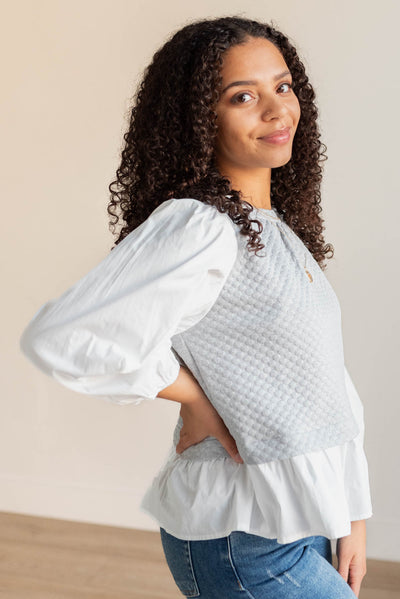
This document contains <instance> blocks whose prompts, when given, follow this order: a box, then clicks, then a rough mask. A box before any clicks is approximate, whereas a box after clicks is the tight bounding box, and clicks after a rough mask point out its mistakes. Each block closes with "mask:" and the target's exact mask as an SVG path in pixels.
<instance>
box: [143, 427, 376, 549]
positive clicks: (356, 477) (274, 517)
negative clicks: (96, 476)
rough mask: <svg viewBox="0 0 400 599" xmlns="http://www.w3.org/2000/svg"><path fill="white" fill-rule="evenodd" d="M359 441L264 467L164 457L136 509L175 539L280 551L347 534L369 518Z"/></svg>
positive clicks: (365, 470) (365, 466)
mask: <svg viewBox="0 0 400 599" xmlns="http://www.w3.org/2000/svg"><path fill="white" fill-rule="evenodd" d="M362 441H363V436H362V434H361V435H359V436H358V437H356V438H355V439H353V440H352V441H349V442H347V443H345V444H344V445H341V446H337V447H330V448H328V449H324V450H319V451H314V452H311V453H307V454H303V455H299V456H295V457H292V458H288V459H284V460H274V461H270V462H267V463H265V464H257V465H249V464H239V463H237V462H235V461H234V460H233V459H232V458H230V457H226V458H214V459H212V460H210V461H206V462H192V461H188V460H185V459H182V458H181V456H180V455H179V454H177V453H176V451H175V446H173V447H172V448H171V450H170V453H169V456H168V458H167V460H166V462H165V464H164V465H163V467H162V468H161V469H160V471H159V473H158V474H157V476H156V477H155V478H154V479H153V482H152V484H151V485H150V487H149V488H148V490H147V491H146V493H145V495H144V497H143V499H142V502H141V504H140V509H141V510H142V511H144V512H146V513H147V514H149V515H150V516H152V517H153V518H155V519H156V521H157V522H158V523H159V525H160V526H162V527H163V528H165V530H166V531H167V532H169V533H170V534H172V535H174V536H176V537H178V538H180V539H190V540H206V539H214V538H218V537H223V536H227V535H229V534H230V533H231V532H232V531H234V530H242V531H246V532H249V533H251V534H257V535H260V536H265V537H268V538H274V539H277V541H278V543H291V542H293V541H295V540H297V539H300V538H303V537H307V536H312V535H323V536H326V537H328V538H330V539H337V538H340V537H343V536H346V535H348V534H350V532H351V521H353V520H362V519H365V518H369V517H370V516H372V505H371V497H370V488H369V478H368V464H367V459H366V456H365V453H364V450H363V444H362Z"/></svg>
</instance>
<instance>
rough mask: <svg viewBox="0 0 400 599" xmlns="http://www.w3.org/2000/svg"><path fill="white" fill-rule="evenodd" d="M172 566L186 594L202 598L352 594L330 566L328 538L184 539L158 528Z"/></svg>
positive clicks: (336, 598) (344, 597) (236, 535)
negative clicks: (281, 541)
mask: <svg viewBox="0 0 400 599" xmlns="http://www.w3.org/2000/svg"><path fill="white" fill-rule="evenodd" d="M160 534H161V542H162V546H163V550H164V554H165V557H166V560H167V564H168V567H169V569H170V571H171V574H172V576H173V578H174V580H175V583H176V585H177V587H178V589H179V590H180V592H181V593H182V594H183V595H184V596H185V597H200V598H201V599H249V598H250V599H295V598H296V599H354V597H356V595H355V593H354V592H353V590H352V589H351V588H350V586H349V584H348V583H347V582H346V581H345V580H344V578H343V577H342V576H341V575H340V574H339V572H338V571H337V570H336V569H335V568H334V566H333V565H332V550H331V543H330V540H329V539H328V538H326V537H324V536H321V535H317V536H311V537H305V538H303V539H299V540H297V541H294V542H293V543H286V544H280V543H278V542H277V540H276V539H267V538H265V537H261V536H259V535H254V534H250V533H247V532H244V531H239V530H235V531H233V532H231V533H230V535H228V536H226V537H220V538H218V539H210V540H206V541H190V540H182V539H178V538H177V537H174V536H173V535H171V534H169V533H168V532H166V530H165V529H164V528H162V527H160Z"/></svg>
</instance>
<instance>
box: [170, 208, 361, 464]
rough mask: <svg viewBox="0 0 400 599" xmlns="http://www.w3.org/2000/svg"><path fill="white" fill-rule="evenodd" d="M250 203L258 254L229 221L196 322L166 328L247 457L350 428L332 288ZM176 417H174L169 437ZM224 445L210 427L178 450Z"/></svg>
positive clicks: (270, 216)
mask: <svg viewBox="0 0 400 599" xmlns="http://www.w3.org/2000/svg"><path fill="white" fill-rule="evenodd" d="M254 212H255V215H254V218H259V219H260V221H261V222H262V224H263V227H264V229H263V231H262V233H261V240H262V243H264V245H265V248H264V249H263V250H262V254H263V255H262V256H260V255H259V256H255V255H254V254H250V253H249V251H248V249H247V248H246V247H245V244H246V242H247V238H245V237H244V236H242V235H239V234H238V229H236V231H234V229H233V228H232V232H235V233H236V239H237V247H238V251H237V257H236V260H235V263H234V264H233V267H232V269H231V271H230V273H229V276H228V278H227V280H226V282H225V284H224V286H223V288H222V290H221V293H220V294H219V296H218V298H217V300H216V302H215V303H214V305H213V306H212V308H211V309H210V311H209V312H208V313H207V314H206V315H205V316H204V318H202V320H200V322H198V323H197V324H196V325H194V326H192V327H191V328H190V329H188V330H186V331H184V332H183V333H181V334H179V335H175V336H174V337H173V338H172V342H173V348H174V350H175V351H176V352H177V354H178V355H179V356H180V357H181V358H182V359H183V361H184V363H185V364H186V365H187V366H188V367H189V368H190V370H191V371H192V372H193V374H194V376H195V377H196V378H197V380H198V381H199V383H200V384H201V386H202V388H203V390H204V392H205V394H206V395H207V397H208V398H209V400H210V401H211V403H212V404H213V405H214V406H215V408H216V409H217V411H218V412H219V414H220V415H221V417H222V419H223V420H224V422H225V424H226V425H227V427H228V429H229V430H230V432H231V434H232V436H233V437H234V438H235V440H236V443H237V446H238V450H239V453H240V455H241V456H242V458H243V460H245V462H246V463H248V464H259V463H263V462H266V461H268V460H274V459H284V458H288V457H292V456H296V455H299V454H302V453H306V452H309V451H314V450H317V449H322V448H325V447H332V446H334V445H338V444H340V443H343V442H345V441H349V440H350V439H353V438H354V437H355V436H356V434H357V433H358V432H359V428H358V426H357V422H356V421H355V419H354V417H353V414H352V411H351V408H350V403H349V398H348V396H347V393H346V386H345V380H344V355H343V342H342V331H341V311H340V306H339V302H338V299H337V297H336V294H335V292H334V290H333V288H332V286H331V285H330V283H329V281H328V279H327V278H326V276H325V274H324V273H323V271H322V270H321V268H320V267H319V265H318V263H317V262H316V261H315V260H314V258H313V256H312V254H311V253H310V252H309V251H308V249H307V248H306V247H305V245H304V244H303V243H302V241H301V240H300V239H299V238H298V237H297V236H296V235H295V234H294V233H293V231H292V230H291V229H290V227H288V226H287V225H286V224H285V223H284V222H283V221H282V220H281V219H280V218H279V217H278V215H277V213H276V211H274V210H269V211H268V210H265V211H262V210H256V211H254ZM306 263H307V269H305V268H304V266H305V264H306ZM309 274H311V276H312V279H310V277H309ZM182 425H183V421H182V419H181V418H180V419H179V421H178V424H177V427H176V430H175V432H174V441H176V443H177V442H178V440H179V431H180V429H181V427H182ZM226 455H228V454H227V452H226V450H225V449H224V448H223V447H222V445H221V444H220V443H219V441H217V440H216V439H213V438H211V437H209V438H207V439H205V440H204V441H202V442H200V443H198V444H196V445H195V446H192V447H189V448H188V449H186V450H185V451H184V452H183V453H182V457H184V458H185V459H189V460H207V459H212V458H213V457H217V456H226Z"/></svg>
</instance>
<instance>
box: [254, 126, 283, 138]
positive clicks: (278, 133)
mask: <svg viewBox="0 0 400 599" xmlns="http://www.w3.org/2000/svg"><path fill="white" fill-rule="evenodd" d="M289 132H290V127H284V129H277V130H276V131H274V132H273V133H270V135H264V136H263V137H260V139H274V138H275V137H286V136H287V135H288V133H289Z"/></svg>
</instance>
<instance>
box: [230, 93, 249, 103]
mask: <svg viewBox="0 0 400 599" xmlns="http://www.w3.org/2000/svg"><path fill="white" fill-rule="evenodd" d="M243 96H250V94H249V92H241V93H240V94H237V95H236V96H233V98H232V99H231V102H232V104H246V102H238V101H237V100H238V98H242V97H243ZM250 97H251V96H250Z"/></svg>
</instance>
